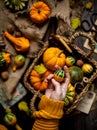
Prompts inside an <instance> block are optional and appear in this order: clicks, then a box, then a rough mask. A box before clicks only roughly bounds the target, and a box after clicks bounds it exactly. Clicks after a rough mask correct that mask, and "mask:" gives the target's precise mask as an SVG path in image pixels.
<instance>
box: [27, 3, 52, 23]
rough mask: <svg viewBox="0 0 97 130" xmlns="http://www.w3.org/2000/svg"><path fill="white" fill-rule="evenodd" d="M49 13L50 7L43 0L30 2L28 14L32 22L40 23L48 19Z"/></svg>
mask: <svg viewBox="0 0 97 130" xmlns="http://www.w3.org/2000/svg"><path fill="white" fill-rule="evenodd" d="M50 13H51V9H50V7H49V6H48V5H47V4H46V3H44V2H43V1H38V2H36V3H34V4H32V7H31V10H30V13H29V15H30V18H31V20H32V21H33V22H35V23H38V24H41V23H43V22H45V21H46V20H47V19H48V17H49V15H50Z"/></svg>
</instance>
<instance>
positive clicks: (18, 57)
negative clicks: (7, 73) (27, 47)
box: [13, 54, 26, 71]
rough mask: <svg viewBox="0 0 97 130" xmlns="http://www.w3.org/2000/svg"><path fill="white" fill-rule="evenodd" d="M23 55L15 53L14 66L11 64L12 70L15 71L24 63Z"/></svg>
mask: <svg viewBox="0 0 97 130" xmlns="http://www.w3.org/2000/svg"><path fill="white" fill-rule="evenodd" d="M25 60H26V59H25V57H24V56H23V55H20V54H18V55H16V56H15V57H14V66H13V71H16V69H18V68H20V67H22V66H23V65H24V64H25Z"/></svg>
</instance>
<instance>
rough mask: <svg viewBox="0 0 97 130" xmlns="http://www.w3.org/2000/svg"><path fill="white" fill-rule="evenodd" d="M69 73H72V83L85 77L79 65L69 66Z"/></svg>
mask: <svg viewBox="0 0 97 130" xmlns="http://www.w3.org/2000/svg"><path fill="white" fill-rule="evenodd" d="M69 73H70V78H71V83H76V82H78V81H81V80H82V79H83V75H84V74H83V71H82V69H81V68H80V67H78V66H71V67H69Z"/></svg>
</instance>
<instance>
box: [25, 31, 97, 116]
mask: <svg viewBox="0 0 97 130" xmlns="http://www.w3.org/2000/svg"><path fill="white" fill-rule="evenodd" d="M56 36H57V35H51V37H50V40H52V43H51V42H50V40H48V41H47V42H46V43H45V44H44V47H43V48H42V49H41V50H40V51H39V53H38V55H37V57H36V58H35V59H34V60H33V62H32V64H31V65H30V67H29V68H28V70H27V71H26V73H25V75H24V85H25V87H26V88H27V89H28V90H29V91H30V92H31V93H32V94H33V98H32V99H31V103H30V106H31V111H32V112H34V111H35V110H36V106H35V103H36V102H37V98H39V99H41V97H42V95H43V93H42V92H40V91H37V90H35V89H34V88H33V86H31V84H30V82H29V74H30V72H31V70H32V69H33V67H34V66H35V65H37V64H39V61H40V59H41V57H42V54H43V53H44V51H45V50H46V49H47V48H48V47H51V46H54V47H55V46H56V47H59V48H60V49H61V48H62V49H63V48H64V50H65V52H66V53H67V54H69V52H68V51H67V50H66V47H64V45H63V44H62V42H60V40H59V39H58V38H57V37H56ZM79 36H82V37H85V38H88V39H89V43H90V46H91V49H90V50H88V51H87V52H85V51H83V50H82V49H81V48H80V47H78V46H77V45H76V44H74V40H75V39H76V38H78V37H79ZM60 37H61V36H60ZM62 38H63V39H64V40H65V41H66V42H67V45H68V46H69V47H70V48H71V49H72V51H73V54H74V55H76V56H78V58H79V57H81V58H82V59H83V60H84V61H87V62H89V63H91V64H92V65H93V67H94V71H93V73H92V75H91V76H90V77H88V82H87V83H85V84H84V87H83V89H82V91H81V92H80V93H79V94H77V95H76V97H75V99H74V102H73V103H72V104H71V105H70V106H69V107H64V112H65V115H66V114H67V115H68V114H70V112H72V111H73V110H74V109H75V108H76V107H77V105H78V103H79V102H80V101H81V100H82V99H83V96H84V95H85V94H86V92H87V91H88V89H89V87H90V85H91V83H92V82H93V81H94V79H95V78H96V77H97V61H96V60H95V59H94V58H92V57H91V54H92V53H93V52H94V46H95V44H96V42H95V41H94V39H93V38H92V37H91V36H90V35H88V34H87V33H84V32H76V33H75V34H73V35H72V36H71V37H70V39H66V38H65V37H62ZM76 58H77V57H76ZM37 104H38V103H37Z"/></svg>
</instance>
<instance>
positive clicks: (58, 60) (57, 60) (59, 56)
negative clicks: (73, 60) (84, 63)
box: [43, 47, 66, 71]
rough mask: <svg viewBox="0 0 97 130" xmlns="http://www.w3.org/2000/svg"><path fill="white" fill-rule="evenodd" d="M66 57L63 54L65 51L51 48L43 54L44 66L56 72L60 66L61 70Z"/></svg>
mask: <svg viewBox="0 0 97 130" xmlns="http://www.w3.org/2000/svg"><path fill="white" fill-rule="evenodd" d="M65 59H66V55H65V54H64V53H63V50H61V49H59V48H57V47H49V48H48V49H47V50H46V51H45V52H44V54H43V63H44V65H45V66H46V67H47V68H48V69H50V70H52V71H55V70H56V68H55V66H56V65H58V66H60V67H61V68H63V66H64V65H65Z"/></svg>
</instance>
